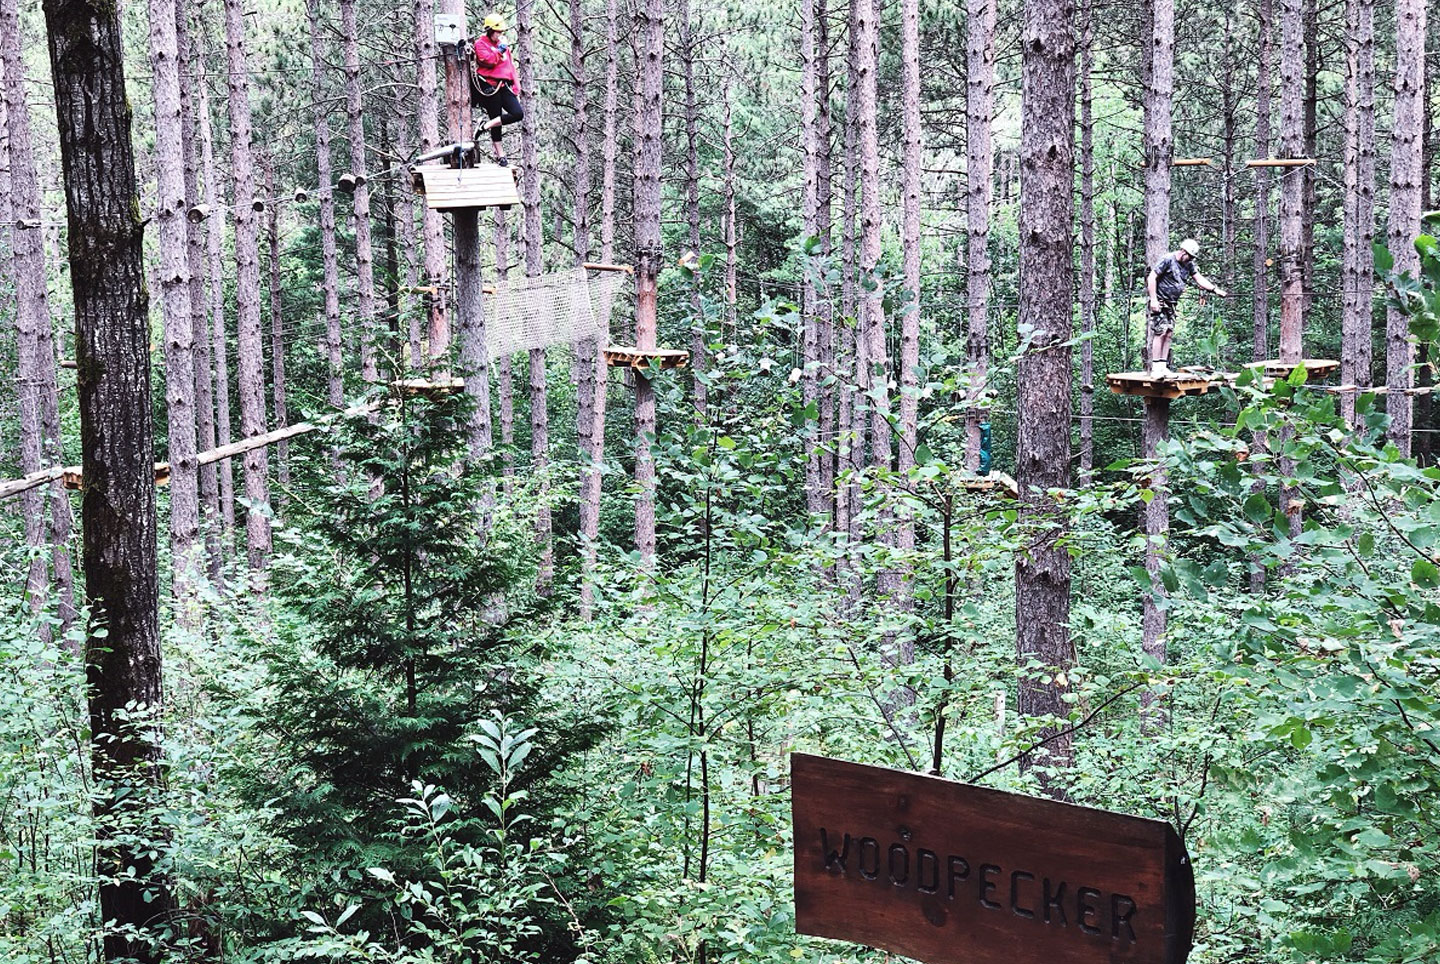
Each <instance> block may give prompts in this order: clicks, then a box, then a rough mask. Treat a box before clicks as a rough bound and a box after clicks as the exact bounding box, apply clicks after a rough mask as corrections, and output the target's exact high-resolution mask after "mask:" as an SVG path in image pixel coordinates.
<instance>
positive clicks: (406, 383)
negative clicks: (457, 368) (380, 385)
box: [389, 377, 465, 398]
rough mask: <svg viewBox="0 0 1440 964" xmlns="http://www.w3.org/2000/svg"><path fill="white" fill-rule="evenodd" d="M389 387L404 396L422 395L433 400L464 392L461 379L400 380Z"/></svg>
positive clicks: (463, 383)
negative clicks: (437, 397) (440, 396)
mask: <svg viewBox="0 0 1440 964" xmlns="http://www.w3.org/2000/svg"><path fill="white" fill-rule="evenodd" d="M389 385H390V387H391V388H393V389H395V390H396V391H399V392H403V393H404V394H406V395H424V396H425V397H426V398H435V397H436V396H439V395H454V394H455V393H456V392H463V391H464V390H465V379H463V378H455V377H450V378H433V379H432V378H401V379H397V380H396V381H393V382H390V383H389Z"/></svg>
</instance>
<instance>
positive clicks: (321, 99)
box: [305, 0, 438, 409]
mask: <svg viewBox="0 0 1440 964" xmlns="http://www.w3.org/2000/svg"><path fill="white" fill-rule="evenodd" d="M305 14H306V17H307V18H308V20H309V24H310V87H311V90H310V95H311V97H312V99H313V106H314V112H315V182H316V183H315V197H316V200H317V201H318V203H319V207H320V264H321V287H322V288H323V289H324V299H325V340H324V341H323V342H322V343H321V346H320V348H321V351H322V354H323V357H324V358H325V361H326V366H325V367H326V377H325V388H326V400H327V401H328V402H329V403H330V407H331V408H334V409H339V408H342V407H343V406H344V404H345V378H344V355H343V353H342V350H341V342H340V262H339V257H338V255H337V254H336V251H335V247H336V245H335V176H334V174H333V173H332V171H331V167H330V120H329V117H330V110H329V107H328V106H327V104H326V102H325V60H324V56H325V46H324V39H323V38H324V34H323V32H322V27H321V23H320V0H306V3H305ZM427 29H430V28H427ZM431 46H432V47H433V46H434V45H433V44H432V45H431ZM429 69H430V74H431V78H430V79H431V86H432V90H431V97H432V99H433V97H434V90H433V85H434V83H433V82H434V79H435V78H434V73H435V67H434V65H433V63H432V64H431V65H430V67H429ZM421 70H422V74H423V71H424V68H423V67H422V68H421ZM421 89H422V103H423V89H424V88H423V85H422V88H421ZM422 115H423V110H422ZM421 128H422V130H423V128H424V121H423V116H422V122H421ZM437 139H438V138H437ZM422 149H423V147H422ZM434 213H435V214H436V216H437V217H438V212H434ZM426 231H427V235H426V238H427V240H426V245H427V247H426V252H425V254H426V266H427V267H426V272H427V274H428V272H429V267H428V266H429V263H430V262H429V257H430V249H429V246H428V245H429V240H428V239H429V235H428V231H429V224H428V223H427V225H426ZM432 308H433V305H432ZM431 320H432V322H433V320H434V315H433V313H432V315H431ZM432 337H433V336H432ZM432 345H433V342H432Z"/></svg>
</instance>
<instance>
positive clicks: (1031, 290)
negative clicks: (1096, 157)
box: [1015, 0, 1075, 795]
mask: <svg viewBox="0 0 1440 964" xmlns="http://www.w3.org/2000/svg"><path fill="white" fill-rule="evenodd" d="M1073 16H1074V9H1073V7H1072V6H1071V5H1070V3H1069V2H1068V0H1032V2H1030V3H1027V4H1025V10H1024V24H1023V27H1022V50H1023V51H1024V53H1023V54H1022V59H1021V78H1022V79H1021V84H1022V87H1021V123H1020V130H1021V135H1020V138H1021V140H1020V154H1021V163H1020V172H1021V177H1022V179H1023V180H1022V184H1021V192H1020V316H1019V317H1020V323H1021V324H1025V325H1029V326H1030V327H1031V331H1032V337H1031V343H1030V347H1029V348H1028V350H1026V351H1025V353H1024V354H1022V355H1021V356H1020V361H1019V367H1018V370H1017V373H1016V384H1017V386H1018V405H1017V409H1018V439H1017V446H1016V465H1015V469H1016V472H1015V475H1016V481H1017V483H1018V484H1019V488H1020V502H1019V508H1020V524H1021V525H1022V527H1024V529H1025V530H1026V531H1027V532H1028V533H1030V535H1029V537H1028V539H1027V542H1028V544H1029V545H1030V547H1031V548H1030V549H1029V551H1028V552H1021V553H1017V554H1016V562H1015V616H1016V620H1015V622H1016V644H1017V648H1018V650H1019V661H1020V664H1021V665H1022V666H1023V665H1025V664H1026V663H1027V662H1029V661H1030V660H1032V659H1034V660H1038V661H1039V662H1040V663H1042V664H1044V665H1045V666H1047V667H1055V668H1056V669H1058V670H1060V671H1062V672H1063V671H1064V670H1066V669H1067V668H1069V667H1070V666H1071V665H1072V664H1073V663H1074V660H1075V648H1074V643H1073V642H1072V641H1071V639H1070V630H1069V626H1070V554H1069V552H1068V551H1067V549H1066V547H1065V545H1064V544H1063V542H1062V541H1061V537H1062V536H1063V535H1064V521H1063V515H1062V513H1061V511H1060V509H1059V507H1058V506H1056V505H1055V503H1054V500H1053V498H1052V497H1051V496H1050V495H1049V494H1048V491H1049V490H1051V489H1053V488H1063V487H1064V486H1065V485H1067V483H1068V482H1069V467H1070V348H1069V346H1068V342H1069V340H1070V334H1071V320H1070V313H1071V305H1070V292H1071V291H1072V290H1073V279H1074V269H1073V267H1072V263H1071V252H1072V249H1073V243H1072V242H1073V238H1072V226H1071V225H1072V221H1073V215H1074V207H1075V202H1074V195H1073V177H1074V165H1075V152H1074V141H1075V130H1074V125H1073V118H1074V116H1075V35H1074V26H1073V24H1072V19H1073ZM1067 688H1068V687H1067V686H1065V685H1063V684H1061V683H1060V682H1059V680H1058V679H1057V680H1054V681H1052V682H1050V683H1045V682H1043V681H1042V680H1040V679H1037V678H1035V677H1033V676H1029V675H1027V676H1026V677H1024V678H1022V680H1021V682H1020V698H1019V704H1018V705H1019V710H1020V713H1021V714H1022V715H1024V716H1032V717H1033V716H1041V717H1056V718H1062V719H1063V718H1064V717H1066V716H1067V715H1069V712H1070V708H1069V706H1068V705H1067V704H1066V703H1065V702H1064V700H1063V696H1064V695H1065V692H1066V690H1067ZM1049 730H1050V731H1051V732H1054V730H1055V728H1054V727H1050V728H1049ZM1047 735H1048V734H1047ZM1072 743H1073V738H1072V737H1071V736H1069V735H1065V736H1057V737H1056V738H1055V739H1053V740H1052V741H1051V742H1050V743H1048V744H1047V746H1046V750H1047V751H1048V753H1049V761H1050V762H1051V763H1052V764H1053V765H1055V766H1058V767H1060V768H1065V767H1068V766H1069V765H1070V764H1071V762H1072V761H1073V758H1074V751H1073V745H1072ZM1045 782H1046V784H1047V785H1048V787H1049V789H1050V791H1051V792H1052V793H1055V794H1057V795H1058V794H1059V792H1060V791H1059V786H1058V784H1055V783H1052V782H1051V781H1050V780H1049V779H1047V780H1046V781H1045Z"/></svg>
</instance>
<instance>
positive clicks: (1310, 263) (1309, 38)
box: [1300, 0, 1322, 317]
mask: <svg viewBox="0 0 1440 964" xmlns="http://www.w3.org/2000/svg"><path fill="white" fill-rule="evenodd" d="M1302 18H1303V20H1304V23H1305V40H1304V42H1305V89H1304V96H1303V100H1302V102H1301V113H1302V115H1303V116H1304V120H1303V121H1302V124H1303V129H1304V136H1303V139H1302V144H1303V145H1304V146H1303V147H1302V148H1301V151H1302V153H1301V155H1300V156H1302V157H1313V158H1316V162H1315V164H1314V165H1312V166H1310V167H1305V168H1301V174H1302V175H1303V176H1304V178H1305V180H1304V182H1303V184H1302V185H1301V192H1300V210H1301V214H1300V279H1301V280H1300V284H1301V289H1302V290H1303V291H1304V295H1303V296H1302V297H1301V315H1302V317H1306V316H1308V315H1309V314H1310V305H1311V304H1312V303H1313V302H1314V300H1315V219H1316V218H1317V217H1318V216H1319V210H1318V207H1319V203H1320V198H1319V191H1318V183H1319V173H1320V168H1319V164H1320V159H1319V156H1318V155H1319V151H1318V150H1317V148H1318V146H1319V137H1320V67H1321V63H1320V58H1321V55H1322V49H1321V46H1320V4H1319V2H1318V0H1305V9H1304V12H1303V14H1302Z"/></svg>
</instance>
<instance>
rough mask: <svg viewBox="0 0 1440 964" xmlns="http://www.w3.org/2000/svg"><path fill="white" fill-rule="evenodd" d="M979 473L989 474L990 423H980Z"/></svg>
mask: <svg viewBox="0 0 1440 964" xmlns="http://www.w3.org/2000/svg"><path fill="white" fill-rule="evenodd" d="M980 474H981V475H989V474H990V423H989V422H981V423H980Z"/></svg>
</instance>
